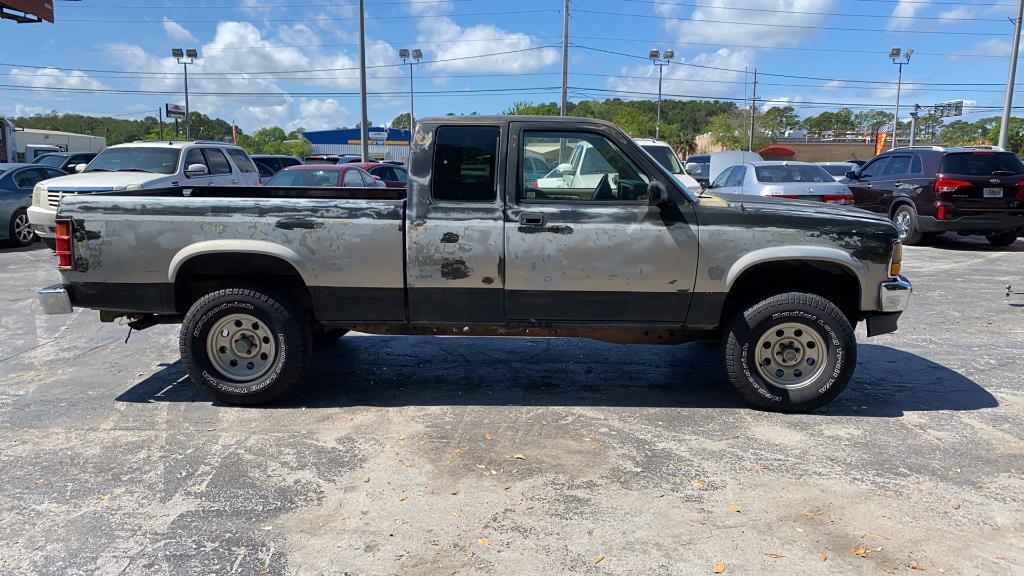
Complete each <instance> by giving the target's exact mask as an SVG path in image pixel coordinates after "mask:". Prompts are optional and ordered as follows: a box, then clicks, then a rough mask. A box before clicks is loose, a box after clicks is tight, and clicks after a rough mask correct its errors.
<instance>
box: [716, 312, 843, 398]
mask: <svg viewBox="0 0 1024 576" xmlns="http://www.w3.org/2000/svg"><path fill="white" fill-rule="evenodd" d="M856 364H857V338H856V336H855V335H854V332H853V327H852V326H851V325H850V322H849V320H847V319H846V316H844V315H843V313H842V312H841V311H840V310H839V308H837V307H836V306H835V305H834V304H832V303H831V302H829V301H828V300H825V299H824V298H822V297H820V296H816V295H814V294H804V293H800V292H787V293H785V294H779V295H777V296H772V297H770V298H767V299H765V300H763V301H761V302H759V303H757V304H755V305H753V306H751V307H750V308H748V309H747V310H745V311H742V312H739V313H737V314H736V317H735V318H734V319H733V321H732V324H731V325H730V327H729V333H728V334H727V335H726V340H725V365H726V370H727V372H728V374H729V380H730V381H731V382H732V385H733V386H734V387H735V388H736V390H737V391H738V392H739V393H740V395H742V396H743V398H745V399H746V400H747V401H748V402H750V403H751V404H753V405H755V406H757V407H759V408H764V409H767V410H775V411H779V412H806V411H809V410H814V409H815V408H818V407H821V406H824V405H825V404H828V403H829V402H831V401H832V399H834V398H835V397H836V396H838V395H839V393H840V392H842V391H843V389H844V388H846V385H847V383H848V382H849V381H850V378H851V376H853V370H854V368H855V366H856Z"/></svg>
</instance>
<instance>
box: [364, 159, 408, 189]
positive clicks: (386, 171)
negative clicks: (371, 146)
mask: <svg viewBox="0 0 1024 576" xmlns="http://www.w3.org/2000/svg"><path fill="white" fill-rule="evenodd" d="M352 166H358V167H360V168H362V169H363V170H366V171H367V172H369V173H370V175H371V176H376V177H378V178H380V179H381V180H383V181H384V184H386V185H387V187H388V188H405V187H406V186H407V185H408V184H407V181H408V180H409V172H408V170H406V169H405V166H399V165H397V164H388V163H382V162H365V163H357V164H352Z"/></svg>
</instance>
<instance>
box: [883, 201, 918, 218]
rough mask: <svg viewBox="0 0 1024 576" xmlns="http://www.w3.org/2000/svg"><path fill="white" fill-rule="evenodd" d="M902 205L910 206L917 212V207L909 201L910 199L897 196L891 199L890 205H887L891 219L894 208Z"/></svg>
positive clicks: (893, 214)
mask: <svg viewBox="0 0 1024 576" xmlns="http://www.w3.org/2000/svg"><path fill="white" fill-rule="evenodd" d="M903 205H907V206H910V207H911V208H913V209H914V212H917V207H916V206H914V203H913V202H911V201H910V200H907V199H899V198H897V199H896V200H893V201H892V205H891V206H889V219H890V220H891V219H892V217H893V216H895V215H896V209H897V208H899V207H900V206H903Z"/></svg>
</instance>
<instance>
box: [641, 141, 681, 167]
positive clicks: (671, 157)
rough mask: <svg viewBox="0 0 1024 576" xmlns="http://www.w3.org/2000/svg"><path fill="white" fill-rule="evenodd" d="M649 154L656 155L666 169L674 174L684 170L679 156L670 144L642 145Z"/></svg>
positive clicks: (655, 157)
mask: <svg viewBox="0 0 1024 576" xmlns="http://www.w3.org/2000/svg"><path fill="white" fill-rule="evenodd" d="M641 148H643V149H644V150H646V151H647V153H648V154H650V155H651V156H653V157H654V159H655V160H657V161H658V164H661V166H662V167H663V168H665V170H668V171H669V172H671V173H673V174H679V173H680V172H682V171H683V167H682V166H680V165H679V158H677V157H676V153H675V152H674V151H673V150H672V148H670V147H669V146H657V145H650V146H641Z"/></svg>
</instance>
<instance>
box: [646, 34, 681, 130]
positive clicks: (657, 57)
mask: <svg viewBox="0 0 1024 576" xmlns="http://www.w3.org/2000/svg"><path fill="white" fill-rule="evenodd" d="M663 55H664V58H662V56H663ZM675 55H676V53H675V52H674V51H673V50H672V49H671V48H668V49H666V50H665V52H664V54H662V52H661V51H660V50H658V49H657V48H651V51H650V52H649V53H648V54H647V57H648V58H650V59H651V62H652V63H653V64H654V65H655V66H657V67H658V116H657V117H656V119H655V121H654V138H655V139H659V138H661V77H662V75H663V74H664V70H665V66H668V65H669V63H671V61H672V58H673V57H674V56H675Z"/></svg>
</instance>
